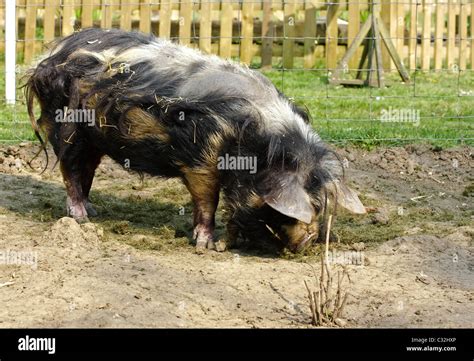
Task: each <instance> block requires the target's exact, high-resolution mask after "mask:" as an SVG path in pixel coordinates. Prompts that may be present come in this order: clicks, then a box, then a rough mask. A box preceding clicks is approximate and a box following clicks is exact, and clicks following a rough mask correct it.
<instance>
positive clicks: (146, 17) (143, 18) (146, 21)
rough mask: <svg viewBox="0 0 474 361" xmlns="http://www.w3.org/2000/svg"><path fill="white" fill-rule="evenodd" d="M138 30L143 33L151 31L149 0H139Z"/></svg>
mask: <svg viewBox="0 0 474 361" xmlns="http://www.w3.org/2000/svg"><path fill="white" fill-rule="evenodd" d="M140 31H141V32H143V33H150V32H151V3H150V0H141V2H140Z"/></svg>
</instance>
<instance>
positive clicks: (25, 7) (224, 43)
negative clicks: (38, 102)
mask: <svg viewBox="0 0 474 361" xmlns="http://www.w3.org/2000/svg"><path fill="white" fill-rule="evenodd" d="M6 1H10V0H6ZM376 13H379V15H380V21H379V22H376V21H374V20H371V19H375V18H376V16H375V15H374V14H376ZM4 14H5V2H2V3H1V4H0V32H1V36H2V38H1V41H0V62H1V63H2V67H1V72H2V75H3V76H2V78H1V79H0V90H1V91H2V96H1V97H0V141H1V142H18V141H23V140H32V139H33V136H32V131H31V129H30V125H29V121H28V118H27V115H26V105H25V100H24V97H23V94H22V91H21V89H19V87H20V85H21V75H22V73H23V72H24V70H25V69H26V68H27V67H28V66H30V64H31V63H32V62H34V61H35V59H37V58H38V57H39V56H40V54H41V53H42V52H43V51H44V49H45V46H46V45H47V44H48V43H49V42H50V41H51V40H53V39H55V38H58V37H60V36H65V35H68V34H70V33H72V32H73V31H79V30H80V29H81V28H85V27H88V26H95V27H102V28H111V27H113V28H122V29H125V30H137V31H143V32H151V33H153V34H155V35H157V36H160V37H163V38H168V39H170V40H171V41H174V42H178V43H181V44H183V45H186V46H191V47H195V48H200V49H201V50H202V51H204V52H206V53H214V54H217V55H219V56H222V57H225V58H233V59H234V60H236V61H240V62H242V63H244V64H247V65H249V66H250V67H253V68H257V69H259V71H262V72H263V73H264V74H265V75H266V76H268V77H269V78H270V79H271V80H272V81H273V82H274V83H275V85H276V86H277V87H278V88H279V89H280V90H281V91H282V92H283V93H285V94H286V95H287V96H289V97H291V98H292V99H293V100H294V101H295V102H297V103H299V104H301V105H304V106H305V107H306V108H307V109H308V111H309V112H310V114H311V117H312V122H313V125H314V128H315V129H316V131H317V132H318V133H319V134H320V135H321V136H322V138H323V139H325V140H327V141H329V142H334V143H345V142H362V143H366V144H380V143H382V144H385V143H400V144H403V143H407V142H416V141H425V142H432V143H436V144H438V143H439V144H448V145H453V144H459V143H462V144H470V145H472V144H473V142H474V122H473V119H474V110H473V107H472V102H473V97H474V75H473V67H474V36H473V35H474V27H473V19H474V18H473V16H474V4H473V3H472V1H464V0H456V1H455V0H449V1H430V0H425V1H419V0H401V1H385V0H384V1H380V2H370V1H369V2H368V1H362V0H360V1H350V0H349V1H331V2H321V1H307V0H292V1H272V0H260V1H257V0H252V1H247V0H240V1H233V0H230V1H224V0H222V1H198V0H196V1H188V0H180V1H172V0H163V1H150V0H141V1H139V0H18V1H16V17H17V18H16V21H15V23H16V26H17V32H16V33H17V38H16V49H17V62H18V64H17V68H16V70H17V75H18V76H17V82H18V83H17V85H18V89H17V97H16V98H17V99H16V103H15V105H14V106H8V105H6V103H5V98H4V96H3V92H4V91H3V89H4V86H5V84H4V80H5V76H4V75H5V70H4V67H3V60H4V57H3V53H4V41H5V28H4V24H5V21H4V20H5V16H4ZM366 23H368V25H367V29H369V30H368V31H367V32H366V33H365V34H364V33H363V30H364V29H365V24H366ZM377 24H378V25H377ZM381 28H383V29H381ZM384 29H385V38H384V37H383V35H384V32H383V30H384ZM358 37H359V40H360V44H359V45H358V46H355V47H354V54H353V56H352V57H351V58H350V59H349V60H348V61H347V62H345V56H346V55H347V53H348V52H349V50H350V48H351V45H352V44H354V43H355V42H357V40H358ZM388 42H390V43H391V44H392V46H393V53H394V54H395V55H396V56H395V58H396V57H398V58H399V61H400V63H401V64H402V66H403V67H404V69H406V72H407V73H408V76H409V80H407V79H402V78H400V69H399V68H398V63H397V61H395V60H394V59H395V58H394V57H393V54H392V53H391V51H390V46H389V44H388ZM377 44H379V45H377ZM378 51H379V52H380V54H378ZM364 59H365V60H364ZM380 77H382V79H383V86H377V85H376V83H377V79H380ZM366 79H369V80H370V83H369V82H368V81H366ZM374 84H375V86H374ZM379 85H380V84H379Z"/></svg>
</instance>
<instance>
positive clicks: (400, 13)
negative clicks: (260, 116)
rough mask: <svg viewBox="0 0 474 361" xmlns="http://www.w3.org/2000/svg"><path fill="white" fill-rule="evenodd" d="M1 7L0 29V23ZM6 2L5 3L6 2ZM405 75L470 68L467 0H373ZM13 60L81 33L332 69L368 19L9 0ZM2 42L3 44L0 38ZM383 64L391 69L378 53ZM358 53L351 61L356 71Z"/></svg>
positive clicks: (316, 10) (206, 0)
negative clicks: (134, 33) (140, 35)
mask: <svg viewBox="0 0 474 361" xmlns="http://www.w3.org/2000/svg"><path fill="white" fill-rule="evenodd" d="M4 1H5V0H3V4H1V5H0V31H1V33H2V34H3V30H4V29H3V27H4ZM6 1H13V0H6ZM380 2H381V4H382V18H383V20H384V22H385V23H386V26H387V28H388V29H389V32H390V36H391V38H392V39H393V41H394V44H395V47H396V48H397V50H398V53H399V54H400V56H401V58H402V60H403V61H404V63H405V64H406V66H407V67H409V68H410V69H411V70H413V69H415V67H419V68H421V69H422V70H430V69H436V70H440V69H460V70H463V69H467V68H474V51H472V49H474V26H472V24H473V21H472V20H473V19H472V16H473V13H474V12H473V10H472V9H473V7H474V4H473V3H472V0H469V1H468V0H399V1H389V0H380ZM16 3H17V27H18V28H17V29H18V32H17V33H18V39H17V40H18V41H17V50H18V54H19V56H18V58H19V60H20V61H23V62H25V63H29V62H31V61H32V60H33V59H34V57H35V56H36V55H37V54H39V53H41V52H42V51H43V48H44V44H45V43H48V42H49V41H51V40H53V39H54V38H56V37H58V36H64V35H68V34H70V33H72V32H73V31H74V30H78V29H80V28H83V27H89V26H96V27H102V28H110V27H114V28H115V27H117V28H122V29H125V30H131V29H136V30H140V31H143V32H147V33H148V32H153V33H154V34H156V35H158V36H160V37H163V38H171V39H175V40H176V41H179V42H180V43H181V44H187V45H189V46H193V47H199V48H200V49H202V50H203V51H204V52H207V53H215V54H218V55H220V56H222V57H227V58H228V57H239V58H240V60H241V61H242V62H244V63H251V62H254V64H257V65H261V66H262V67H269V66H272V65H281V66H283V67H284V68H295V67H297V68H301V67H304V68H313V67H315V66H316V65H318V66H320V67H321V64H323V65H322V66H323V67H324V68H327V69H334V68H335V67H336V64H337V62H338V60H339V59H340V58H341V57H342V56H343V54H344V52H345V50H346V48H347V45H348V43H349V44H350V43H351V41H352V40H353V39H354V37H355V36H356V34H357V32H358V31H359V28H360V26H361V23H362V22H363V21H364V19H365V18H366V17H367V14H368V3H367V1H363V0H345V1H344V0H333V1H332V2H322V1H321V0H319V1H309V0H288V1H286V0H283V1H276V0H241V1H236V0H215V1H213V0H202V1H201V0H195V1H192V0H161V1H159V0H153V1H152V0H17V2H16ZM1 44H2V46H3V41H2V42H1ZM383 51H384V54H383V59H384V68H385V69H393V64H391V61H390V59H389V57H388V54H387V53H386V51H385V49H383ZM361 53H362V51H361V49H359V51H358V56H356V57H354V59H353V60H352V61H351V63H350V64H349V67H350V68H351V69H356V68H357V66H358V58H360V55H361Z"/></svg>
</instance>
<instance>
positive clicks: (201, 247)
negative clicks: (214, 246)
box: [196, 242, 206, 254]
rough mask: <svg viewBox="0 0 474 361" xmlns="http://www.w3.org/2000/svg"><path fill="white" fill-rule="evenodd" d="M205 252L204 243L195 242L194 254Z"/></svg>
mask: <svg viewBox="0 0 474 361" xmlns="http://www.w3.org/2000/svg"><path fill="white" fill-rule="evenodd" d="M204 252H206V243H204V242H198V243H196V254H203V253H204Z"/></svg>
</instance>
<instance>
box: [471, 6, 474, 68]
mask: <svg viewBox="0 0 474 361" xmlns="http://www.w3.org/2000/svg"><path fill="white" fill-rule="evenodd" d="M471 69H474V4H473V3H471Z"/></svg>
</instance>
